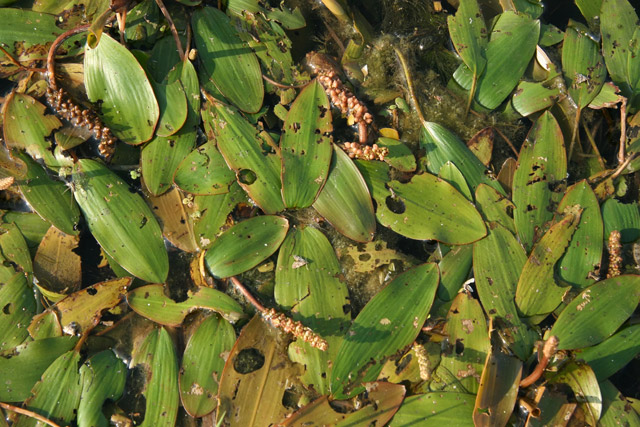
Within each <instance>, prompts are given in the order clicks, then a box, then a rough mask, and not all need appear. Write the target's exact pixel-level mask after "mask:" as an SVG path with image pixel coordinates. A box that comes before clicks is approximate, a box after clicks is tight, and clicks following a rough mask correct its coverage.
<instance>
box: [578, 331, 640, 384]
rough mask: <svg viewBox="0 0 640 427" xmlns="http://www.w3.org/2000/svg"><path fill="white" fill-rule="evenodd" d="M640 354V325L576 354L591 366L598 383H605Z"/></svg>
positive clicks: (617, 333)
mask: <svg viewBox="0 0 640 427" xmlns="http://www.w3.org/2000/svg"><path fill="white" fill-rule="evenodd" d="M638 353H640V325H638V324H636V325H631V326H629V327H626V328H624V329H621V330H620V331H619V332H616V333H615V334H613V335H612V336H610V337H609V338H607V339H605V340H604V341H602V342H601V343H600V344H597V345H594V346H592V347H587V348H585V349H584V350H580V351H579V352H577V353H576V355H577V359H579V360H584V361H585V362H587V363H588V364H589V366H591V369H593V372H594V373H595V374H596V377H597V378H598V381H604V380H606V379H607V378H609V377H610V376H611V375H613V374H615V373H616V372H618V371H619V370H620V369H622V368H623V367H624V366H625V365H626V364H627V363H629V362H631V360H632V359H633V358H634V357H636V356H637V355H638Z"/></svg>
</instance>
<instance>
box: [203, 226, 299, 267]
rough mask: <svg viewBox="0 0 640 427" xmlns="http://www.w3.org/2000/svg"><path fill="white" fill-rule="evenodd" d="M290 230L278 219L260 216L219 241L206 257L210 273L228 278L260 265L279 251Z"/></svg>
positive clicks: (224, 235)
mask: <svg viewBox="0 0 640 427" xmlns="http://www.w3.org/2000/svg"><path fill="white" fill-rule="evenodd" d="M288 229H289V221H287V220H286V219H285V218H282V217H279V216H271V215H265V216H257V217H253V218H249V219H247V220H244V221H242V222H239V223H237V224H235V225H234V226H232V227H231V228H229V229H228V230H226V231H225V232H224V233H222V234H221V235H220V237H218V238H217V239H216V240H215V241H214V242H213V244H212V245H211V247H209V250H207V253H206V254H205V256H204V259H205V262H206V263H207V267H208V268H209V272H211V274H212V275H213V276H214V277H217V278H225V277H229V276H234V275H236V274H240V273H244V272H245V271H247V270H249V269H251V268H253V267H255V266H256V265H258V264H260V263H261V262H262V261H264V260H265V259H267V258H269V257H270V256H271V255H273V253H274V252H275V251H277V250H278V248H279V247H280V244H281V243H282V242H283V241H284V238H285V236H286V235H287V230H288Z"/></svg>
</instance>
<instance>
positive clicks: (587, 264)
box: [556, 181, 603, 288]
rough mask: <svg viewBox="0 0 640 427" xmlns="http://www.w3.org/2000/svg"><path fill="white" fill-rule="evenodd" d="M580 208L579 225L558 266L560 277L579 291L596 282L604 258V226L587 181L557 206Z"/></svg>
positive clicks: (576, 186)
mask: <svg viewBox="0 0 640 427" xmlns="http://www.w3.org/2000/svg"><path fill="white" fill-rule="evenodd" d="M572 205H579V206H580V207H581V208H582V214H581V215H580V223H579V224H578V228H576V231H575V233H574V234H573V237H572V239H571V243H570V244H569V246H568V247H567V250H566V252H565V254H564V255H563V256H562V258H561V259H560V260H559V261H558V264H557V265H556V272H557V274H558V277H559V278H560V279H561V280H563V281H565V282H566V283H569V284H570V285H571V286H574V287H577V288H585V287H587V286H589V285H591V284H593V283H594V282H595V281H596V278H597V277H598V275H599V273H600V260H601V258H602V246H603V245H602V241H603V235H602V233H603V225H602V216H601V215H600V206H599V204H598V200H597V199H596V195H595V194H594V193H593V190H592V189H591V187H590V186H589V184H587V182H586V181H580V182H579V183H577V184H575V185H573V186H571V187H570V188H568V189H567V192H566V195H565V196H564V198H563V199H562V201H561V202H560V204H559V205H558V211H560V212H562V211H563V210H564V209H565V208H567V207H569V206H572Z"/></svg>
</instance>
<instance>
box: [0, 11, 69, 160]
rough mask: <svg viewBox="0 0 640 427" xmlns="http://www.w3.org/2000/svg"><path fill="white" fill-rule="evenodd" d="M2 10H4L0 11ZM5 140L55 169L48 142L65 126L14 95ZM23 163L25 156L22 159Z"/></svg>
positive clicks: (27, 99)
mask: <svg viewBox="0 0 640 427" xmlns="http://www.w3.org/2000/svg"><path fill="white" fill-rule="evenodd" d="M0 10H1V9H0ZM3 107H4V108H3V112H4V114H3V116H2V119H3V128H4V139H5V143H6V146H7V148H9V149H11V148H17V149H18V150H25V151H26V152H27V153H28V154H29V155H30V156H31V157H33V158H34V159H42V160H44V162H45V164H46V165H47V166H50V167H54V166H56V165H57V164H58V162H57V161H56V160H55V158H54V157H53V154H52V152H51V142H50V140H48V139H47V138H48V137H49V135H51V132H52V131H53V130H54V129H58V128H59V127H60V126H62V123H60V120H58V118H57V117H56V116H54V115H53V114H45V106H44V105H42V104H41V103H40V102H38V101H36V100H35V99H33V98H32V97H30V96H29V95H25V94H23V93H16V92H12V93H11V94H9V96H8V97H7V99H6V100H5V102H4V105H3ZM19 157H20V158H21V159H22V160H23V161H25V160H24V157H25V156H19Z"/></svg>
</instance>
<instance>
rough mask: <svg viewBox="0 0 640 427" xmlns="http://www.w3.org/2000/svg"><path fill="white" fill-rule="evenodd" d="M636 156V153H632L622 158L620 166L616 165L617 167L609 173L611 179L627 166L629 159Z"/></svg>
mask: <svg viewBox="0 0 640 427" xmlns="http://www.w3.org/2000/svg"><path fill="white" fill-rule="evenodd" d="M637 156H638V153H633V154H632V155H630V156H627V158H626V159H624V162H622V163H621V164H620V166H618V167H617V169H616V170H615V171H614V172H613V173H612V174H611V179H616V178H617V177H618V175H620V174H621V173H622V172H623V171H624V170H625V168H626V167H627V166H629V163H631V161H632V160H634V159H635V158H636V157H637Z"/></svg>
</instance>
